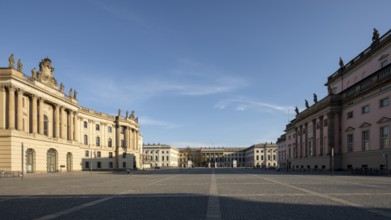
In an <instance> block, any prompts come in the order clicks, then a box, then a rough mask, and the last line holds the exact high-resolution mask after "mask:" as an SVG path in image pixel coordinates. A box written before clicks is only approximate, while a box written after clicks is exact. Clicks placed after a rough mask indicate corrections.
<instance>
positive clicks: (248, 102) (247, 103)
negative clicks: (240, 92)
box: [214, 97, 293, 113]
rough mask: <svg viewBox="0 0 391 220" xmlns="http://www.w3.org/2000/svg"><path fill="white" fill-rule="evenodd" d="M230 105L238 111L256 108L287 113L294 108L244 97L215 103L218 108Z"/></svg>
mask: <svg viewBox="0 0 391 220" xmlns="http://www.w3.org/2000/svg"><path fill="white" fill-rule="evenodd" d="M229 107H231V108H233V109H235V110H236V111H246V110H250V109H255V110H259V111H279V112H283V113H287V112H288V111H289V110H291V109H293V108H292V107H291V106H281V105H276V104H273V103H266V102H260V101H256V100H252V99H249V98H244V97H239V98H232V99H226V100H222V101H220V102H218V103H217V104H215V105H214V108H217V109H225V108H229Z"/></svg>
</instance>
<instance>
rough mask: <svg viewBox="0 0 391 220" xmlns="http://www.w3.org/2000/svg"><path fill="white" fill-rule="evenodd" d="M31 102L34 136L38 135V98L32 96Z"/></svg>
mask: <svg viewBox="0 0 391 220" xmlns="http://www.w3.org/2000/svg"><path fill="white" fill-rule="evenodd" d="M31 102H32V116H31V119H32V132H33V134H36V133H37V131H38V123H37V122H38V121H37V118H38V111H37V96H36V95H31Z"/></svg>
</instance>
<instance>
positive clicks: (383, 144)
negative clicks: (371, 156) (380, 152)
mask: <svg viewBox="0 0 391 220" xmlns="http://www.w3.org/2000/svg"><path fill="white" fill-rule="evenodd" d="M389 134H390V127H389V126H384V127H381V128H380V149H384V148H388V147H389V146H388V145H389V144H388V140H389V139H390V138H389Z"/></svg>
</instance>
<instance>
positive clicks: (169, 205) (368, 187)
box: [0, 168, 391, 220]
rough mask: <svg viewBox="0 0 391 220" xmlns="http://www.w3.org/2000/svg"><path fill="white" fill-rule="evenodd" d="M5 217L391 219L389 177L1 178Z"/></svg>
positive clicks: (181, 172)
mask: <svg viewBox="0 0 391 220" xmlns="http://www.w3.org/2000/svg"><path fill="white" fill-rule="evenodd" d="M0 219H316V220H321V219H376V220H377V219H391V178H390V177H378V176H377V177H373V176H351V175H335V176H331V175H329V174H328V173H324V174H315V175H312V174H297V173H284V172H276V171H261V170H259V169H223V168H221V169H220V168H216V169H207V168H199V169H168V170H164V169H163V170H151V171H137V172H134V173H131V174H126V173H109V172H93V173H89V172H73V173H58V174H30V175H26V176H25V178H24V179H23V180H22V179H20V178H1V179H0Z"/></svg>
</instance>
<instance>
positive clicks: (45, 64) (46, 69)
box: [33, 57, 58, 89]
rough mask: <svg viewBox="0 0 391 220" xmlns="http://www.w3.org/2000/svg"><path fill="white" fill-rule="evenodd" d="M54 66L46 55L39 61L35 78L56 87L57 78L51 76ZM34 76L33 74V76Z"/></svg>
mask: <svg viewBox="0 0 391 220" xmlns="http://www.w3.org/2000/svg"><path fill="white" fill-rule="evenodd" d="M53 72H54V67H52V61H51V60H50V59H49V58H48V57H46V58H44V59H43V60H41V62H40V63H39V72H37V74H36V78H34V79H35V80H38V81H40V82H42V83H44V84H46V85H48V86H50V87H52V88H54V89H57V88H58V83H57V80H56V79H55V78H54V76H53ZM33 77H34V76H33Z"/></svg>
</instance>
